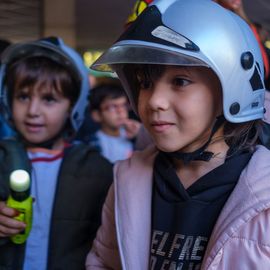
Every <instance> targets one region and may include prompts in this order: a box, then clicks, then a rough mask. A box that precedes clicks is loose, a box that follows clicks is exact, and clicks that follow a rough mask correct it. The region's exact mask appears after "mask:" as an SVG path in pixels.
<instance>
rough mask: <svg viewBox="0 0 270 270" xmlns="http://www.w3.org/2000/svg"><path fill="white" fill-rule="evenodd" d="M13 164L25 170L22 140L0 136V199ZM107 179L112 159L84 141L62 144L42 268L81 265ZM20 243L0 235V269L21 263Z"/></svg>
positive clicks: (70, 269) (73, 269)
mask: <svg viewBox="0 0 270 270" xmlns="http://www.w3.org/2000/svg"><path fill="white" fill-rule="evenodd" d="M18 156H19V157H20V158H19V159H18ZM14 157H15V159H16V162H15V163H17V165H16V164H14ZM18 166H19V168H25V169H27V170H28V171H29V170H31V169H30V168H31V167H30V166H31V164H30V162H29V160H28V158H27V154H26V151H25V150H24V148H23V146H22V145H21V144H19V143H18V142H16V141H1V142H0V199H1V200H6V199H7V197H8V194H9V190H8V176H9V174H10V172H11V171H12V170H13V169H15V168H16V167H17V168H18ZM112 179H113V176H112V165H111V164H110V163H109V162H108V161H107V160H105V159H104V158H102V157H101V156H100V154H98V153H97V152H96V151H94V150H92V149H91V148H90V147H88V146H86V145H83V144H80V145H75V146H72V147H70V148H67V149H66V152H65V154H64V158H63V162H62V164H61V167H60V171H59V177H58V182H57V188H56V192H55V199H54V206H53V212H52V219H51V228H50V239H49V250H48V262H47V269H48V270H56V269H57V270H61V269H65V270H80V269H85V266H84V265H85V259H86V254H87V252H88V251H89V250H90V248H91V245H92V241H93V239H94V237H95V234H96V230H97V228H98V227H99V225H100V220H101V209H102V205H103V202H104V199H105V197H106V194H107V191H108V188H109V186H110V185H111V183H112ZM24 248H25V245H15V244H13V243H12V242H11V241H10V240H9V239H3V238H2V239H1V238H0V270H7V269H9V270H20V269H22V266H23V260H24Z"/></svg>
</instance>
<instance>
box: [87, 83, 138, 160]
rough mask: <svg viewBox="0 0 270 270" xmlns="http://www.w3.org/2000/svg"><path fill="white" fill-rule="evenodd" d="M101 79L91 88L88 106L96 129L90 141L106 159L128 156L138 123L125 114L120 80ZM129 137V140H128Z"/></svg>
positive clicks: (131, 150)
mask: <svg viewBox="0 0 270 270" xmlns="http://www.w3.org/2000/svg"><path fill="white" fill-rule="evenodd" d="M115 80H117V82H118V83H115V84H113V83H112V82H111V83H108V82H107V83H106V82H103V83H101V84H100V85H98V86H96V87H94V88H92V89H91V92H90V96H89V109H90V114H91V117H92V119H93V120H94V121H95V122H96V123H98V124H99V125H100V129H99V130H98V131H97V132H96V133H95V136H94V138H93V140H92V141H90V142H89V143H90V145H92V146H94V147H96V148H98V149H100V151H101V153H102V155H103V156H104V157H106V158H107V159H108V160H109V161H110V162H112V163H115V162H116V161H117V160H123V159H126V158H129V157H130V156H131V154H132V152H133V148H134V146H133V144H134V143H133V141H134V140H135V138H136V135H137V133H138V131H139V128H140V126H141V124H140V123H139V122H138V121H136V120H134V119H130V118H129V110H130V108H129V107H130V106H129V103H128V100H127V96H126V94H125V91H124V89H123V88H122V86H121V84H120V82H119V81H118V79H115ZM132 140H133V141H132Z"/></svg>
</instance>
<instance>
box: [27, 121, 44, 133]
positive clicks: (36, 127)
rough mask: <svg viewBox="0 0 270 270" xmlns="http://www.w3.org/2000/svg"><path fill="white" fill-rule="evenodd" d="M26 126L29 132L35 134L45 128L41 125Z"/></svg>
mask: <svg viewBox="0 0 270 270" xmlns="http://www.w3.org/2000/svg"><path fill="white" fill-rule="evenodd" d="M25 126H26V129H27V130H28V131H29V132H34V133H37V132H39V131H40V130H41V129H42V128H43V125H41V124H30V123H26V124H25Z"/></svg>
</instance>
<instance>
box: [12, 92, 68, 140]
mask: <svg viewBox="0 0 270 270" xmlns="http://www.w3.org/2000/svg"><path fill="white" fill-rule="evenodd" d="M69 110H70V101H69V99H67V98H66V97H64V96H62V95H61V94H60V93H58V92H56V91H55V90H51V89H48V88H46V87H40V88H34V89H33V90H32V91H29V89H27V88H25V89H18V90H16V91H15V93H14V95H13V99H12V116H13V121H14V124H15V126H16V128H17V130H18V132H19V133H20V134H21V135H22V136H23V137H24V139H25V140H26V141H28V142H29V143H31V144H40V143H44V142H46V141H48V140H50V139H52V138H54V137H55V136H56V135H58V134H59V132H61V131H62V129H63V127H64V125H65V124H66V121H67V119H68V117H69Z"/></svg>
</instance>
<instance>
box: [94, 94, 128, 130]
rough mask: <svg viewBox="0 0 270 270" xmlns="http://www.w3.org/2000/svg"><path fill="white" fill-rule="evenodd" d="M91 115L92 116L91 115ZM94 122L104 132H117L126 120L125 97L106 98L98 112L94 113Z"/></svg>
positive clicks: (126, 107) (126, 106) (126, 104)
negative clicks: (97, 123)
mask: <svg viewBox="0 0 270 270" xmlns="http://www.w3.org/2000/svg"><path fill="white" fill-rule="evenodd" d="M92 115H93V114H92ZM93 117H94V120H95V121H97V122H99V123H100V124H101V128H102V129H103V130H104V131H108V132H110V131H112V132H113V131H118V130H119V128H120V127H121V126H123V125H124V124H125V122H126V120H127V118H128V103H127V98H126V97H119V98H113V99H112V98H107V99H105V100H104V101H103V102H102V103H101V106H100V109H99V110H98V111H94V115H93Z"/></svg>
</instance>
